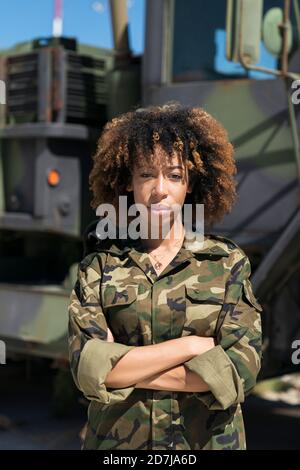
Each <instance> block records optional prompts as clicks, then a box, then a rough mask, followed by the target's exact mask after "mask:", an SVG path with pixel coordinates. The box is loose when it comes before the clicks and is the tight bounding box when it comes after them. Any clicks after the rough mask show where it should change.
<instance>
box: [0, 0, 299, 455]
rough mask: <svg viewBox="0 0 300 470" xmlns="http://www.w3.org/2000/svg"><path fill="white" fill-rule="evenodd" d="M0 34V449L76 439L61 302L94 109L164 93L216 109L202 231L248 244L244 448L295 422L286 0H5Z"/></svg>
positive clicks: (75, 399)
mask: <svg viewBox="0 0 300 470" xmlns="http://www.w3.org/2000/svg"><path fill="white" fill-rule="evenodd" d="M0 8H1V33H0V374H1V380H0V449H78V448H80V444H81V438H82V436H83V434H84V424H85V419H86V411H87V405H88V402H87V400H85V398H83V397H82V395H81V394H80V393H79V392H78V390H77V389H76V388H75V385H74V384H73V380H72V378H71V375H70V372H69V364H68V351H67V321H68V318H67V314H66V312H67V306H68V301H69V296H70V292H71V289H72V287H73V285H74V283H75V279H76V270H77V264H78V262H79V261H80V260H81V259H82V257H83V255H84V253H85V250H86V249H88V247H87V246H86V244H85V243H84V241H85V234H86V231H87V228H88V227H89V226H90V225H91V224H93V223H94V221H95V214H94V212H93V211H92V210H91V208H90V206H89V201H90V198H91V194H90V193H89V190H88V174H89V171H90V169H91V164H92V159H91V155H92V154H93V152H94V151H95V145H96V140H97V138H98V136H99V134H100V131H101V128H102V126H103V125H104V124H105V122H107V120H109V119H111V118H113V117H114V116H117V115H119V114H121V113H123V112H126V111H129V110H131V109H134V108H136V107H137V106H147V105H150V104H164V103H165V102H166V101H170V100H176V101H179V102H181V103H182V104H187V105H194V106H202V107H204V108H205V109H206V110H207V111H208V112H209V113H211V114H212V115H213V116H214V117H216V118H217V119H218V120H220V121H221V123H222V124H223V125H224V126H225V128H226V129H227V130H228V132H229V136H230V139H231V141H232V142H233V145H234V147H235V150H236V161H237V167H238V173H237V176H236V178H237V183H238V200H237V203H236V204H235V206H234V209H233V211H232V212H231V213H230V214H229V215H227V216H226V217H225V219H224V221H223V222H222V223H221V224H219V225H215V226H214V227H213V230H212V232H213V233H216V234H219V235H220V234H221V235H224V236H227V237H229V238H232V239H233V240H234V241H236V242H237V243H238V244H239V245H240V246H241V247H242V248H243V249H244V251H245V252H246V254H247V255H248V256H249V258H250V261H251V265H252V275H251V282H252V285H253V288H254V291H255V295H256V297H257V298H258V300H259V302H260V303H261V305H262V306H263V308H264V312H263V315H262V320H263V333H264V341H263V367H262V370H261V372H260V375H259V381H258V384H257V386H256V387H255V389H254V391H253V393H252V394H251V396H250V397H249V398H248V399H247V401H246V403H245V404H244V405H243V409H244V417H245V424H246V431H247V443H248V448H249V449H297V448H299V447H300V445H299V435H300V433H299V431H300V426H299V424H300V365H299V364H300V289H299V286H300V211H299V200H300V199H299V185H300V145H299V129H300V113H299V110H300V0H227V1H226V0H215V1H214V2H207V1H204V0H128V1H125V0H111V1H108V0H105V1H104V0H103V1H92V0H76V2H74V1H72V0H43V1H42V2H41V1H37V0H21V1H20V0H10V1H5V0H3V1H2V2H1V6H0Z"/></svg>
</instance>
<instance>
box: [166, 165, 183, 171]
mask: <svg viewBox="0 0 300 470" xmlns="http://www.w3.org/2000/svg"><path fill="white" fill-rule="evenodd" d="M167 168H179V169H180V170H184V168H183V166H181V165H176V166H168V167H167Z"/></svg>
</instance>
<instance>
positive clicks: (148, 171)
mask: <svg viewBox="0 0 300 470" xmlns="http://www.w3.org/2000/svg"><path fill="white" fill-rule="evenodd" d="M154 157H155V161H154V165H153V166H152V165H151V162H149V165H147V166H145V167H138V166H137V165H135V167H134V171H133V175H132V180H131V183H130V184H129V185H128V186H127V191H133V195H134V201H135V203H139V204H143V205H145V206H146V207H147V213H148V220H150V221H151V218H152V219H153V215H156V216H157V217H158V218H159V220H160V222H161V221H163V218H164V216H166V215H168V217H169V218H170V220H171V221H172V216H173V215H174V214H173V212H172V211H171V212H170V209H169V210H168V209H167V208H171V207H172V205H174V204H177V205H180V206H181V207H182V205H183V204H184V201H185V198H186V194H187V193H190V192H191V191H192V188H191V187H189V182H188V171H187V169H186V167H185V166H184V164H183V163H182V161H181V159H180V156H179V155H178V153H177V152H174V155H173V157H172V161H171V162H170V161H169V160H167V159H165V157H164V154H163V151H162V149H161V148H160V147H159V146H156V148H155V152H154ZM151 205H152V207H151ZM153 205H154V206H155V205H157V206H159V205H161V206H164V207H165V209H164V208H159V207H157V208H155V207H153Z"/></svg>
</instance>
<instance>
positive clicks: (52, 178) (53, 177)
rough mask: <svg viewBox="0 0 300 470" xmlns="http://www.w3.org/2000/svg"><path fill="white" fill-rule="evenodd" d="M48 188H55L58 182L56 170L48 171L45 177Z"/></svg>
mask: <svg viewBox="0 0 300 470" xmlns="http://www.w3.org/2000/svg"><path fill="white" fill-rule="evenodd" d="M47 181H48V184H49V185H50V186H57V185H58V183H59V181H60V174H59V172H58V171H57V170H50V171H49V172H48V177H47Z"/></svg>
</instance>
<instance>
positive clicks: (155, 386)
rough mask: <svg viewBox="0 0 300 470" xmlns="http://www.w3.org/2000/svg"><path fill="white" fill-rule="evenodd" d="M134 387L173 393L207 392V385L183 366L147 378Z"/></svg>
mask: <svg viewBox="0 0 300 470" xmlns="http://www.w3.org/2000/svg"><path fill="white" fill-rule="evenodd" d="M135 387H136V388H148V389H152V390H168V391H173V392H207V391H208V390H209V387H208V385H207V383H206V382H204V380H202V379H201V377H199V375H198V374H196V373H194V372H191V371H189V370H188V369H187V368H186V367H185V366H184V365H179V366H175V367H173V368H171V369H168V370H166V371H163V372H160V373H158V374H155V375H153V376H151V377H148V378H147V379H145V380H143V381H141V382H139V383H137V384H136V386H135Z"/></svg>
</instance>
